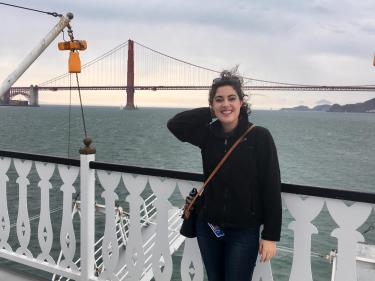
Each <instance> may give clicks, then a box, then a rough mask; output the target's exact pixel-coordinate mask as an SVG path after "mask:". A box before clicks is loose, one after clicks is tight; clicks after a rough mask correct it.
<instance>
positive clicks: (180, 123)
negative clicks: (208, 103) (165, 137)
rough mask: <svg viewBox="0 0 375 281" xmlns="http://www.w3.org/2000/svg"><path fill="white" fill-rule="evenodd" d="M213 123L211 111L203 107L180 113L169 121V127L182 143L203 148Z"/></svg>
mask: <svg viewBox="0 0 375 281" xmlns="http://www.w3.org/2000/svg"><path fill="white" fill-rule="evenodd" d="M211 121H212V117H211V111H210V109H209V108H208V107H201V108H195V109H192V110H188V111H183V112H181V113H178V114H177V115H176V116H174V117H173V118H172V119H170V120H169V121H168V124H167V127H168V129H169V130H170V131H171V132H172V134H173V135H174V136H175V137H176V138H178V139H179V140H180V141H183V142H189V143H191V144H193V145H196V146H199V147H201V146H202V145H203V143H204V140H205V139H206V136H207V127H208V125H209V123H210V122H211Z"/></svg>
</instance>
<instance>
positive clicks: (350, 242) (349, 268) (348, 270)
mask: <svg viewBox="0 0 375 281" xmlns="http://www.w3.org/2000/svg"><path fill="white" fill-rule="evenodd" d="M326 202H327V207H328V210H329V213H330V214H331V216H332V218H333V220H334V221H335V222H336V223H337V224H338V226H339V227H338V228H336V229H335V230H333V231H332V233H331V236H333V237H336V238H337V246H338V247H337V252H338V256H337V270H336V279H335V281H341V280H345V281H357V274H356V272H357V270H356V253H357V251H356V250H357V246H356V244H357V243H358V242H364V237H363V235H362V234H361V233H360V232H359V231H357V228H359V227H360V226H361V225H362V224H363V223H364V222H365V221H366V220H367V218H368V216H369V215H370V213H371V211H372V206H371V205H370V204H363V203H354V204H353V205H352V206H347V205H346V204H345V203H344V202H343V201H341V200H334V199H326Z"/></svg>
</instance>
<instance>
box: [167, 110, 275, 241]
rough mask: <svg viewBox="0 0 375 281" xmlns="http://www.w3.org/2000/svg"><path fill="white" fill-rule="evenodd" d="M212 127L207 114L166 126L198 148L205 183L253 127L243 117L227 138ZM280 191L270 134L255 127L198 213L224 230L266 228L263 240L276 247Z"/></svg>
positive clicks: (188, 115) (190, 114) (188, 114)
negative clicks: (270, 242)
mask: <svg viewBox="0 0 375 281" xmlns="http://www.w3.org/2000/svg"><path fill="white" fill-rule="evenodd" d="M211 122H212V118H211V111H210V109H209V108H196V109H193V110H188V111H184V112H181V113H179V114H177V115H176V116H175V117H173V118H172V119H170V120H169V121H168V129H169V130H170V131H171V132H172V133H173V134H174V135H175V136H176V137H177V138H178V139H179V140H181V141H184V142H189V143H191V144H193V145H196V146H198V147H200V149H201V153H202V160H203V173H204V177H205V179H206V178H208V176H209V175H210V174H211V172H212V171H213V169H215V167H216V165H217V164H218V163H219V161H220V160H221V159H222V158H223V156H224V154H225V152H226V151H227V150H228V149H229V148H230V147H231V146H232V145H233V143H234V142H235V141H236V140H237V139H238V138H239V137H240V136H241V134H242V133H243V132H244V131H245V130H246V129H247V128H248V127H249V125H251V123H250V122H249V121H248V120H247V118H245V117H243V116H240V119H239V122H238V126H237V127H236V129H235V130H234V131H233V132H232V133H231V135H229V136H228V135H225V134H224V133H223V130H222V127H221V123H220V122H219V121H218V120H217V121H215V122H212V123H211ZM280 189H281V182H280V169H279V163H278V159H277V151H276V147H275V144H274V141H273V139H272V136H271V134H270V132H269V131H268V130H267V129H265V128H263V127H255V128H254V129H253V130H252V131H251V132H250V133H249V135H247V136H246V137H245V139H244V140H243V141H242V142H241V143H240V144H239V145H238V146H237V147H236V148H235V150H234V151H233V152H232V154H231V155H230V156H229V158H228V159H227V160H226V162H224V164H223V166H222V167H221V168H220V170H219V171H218V172H217V174H216V175H215V176H214V177H213V179H212V180H211V182H210V184H209V186H207V187H206V189H205V191H204V193H203V196H202V197H203V198H202V199H201V200H200V203H199V204H198V206H197V209H198V212H199V214H200V215H201V216H202V217H203V218H204V219H205V220H207V221H209V222H211V223H213V224H216V225H219V226H222V227H252V226H258V225H261V224H263V231H262V239H265V240H271V241H278V240H280V230H281V196H280Z"/></svg>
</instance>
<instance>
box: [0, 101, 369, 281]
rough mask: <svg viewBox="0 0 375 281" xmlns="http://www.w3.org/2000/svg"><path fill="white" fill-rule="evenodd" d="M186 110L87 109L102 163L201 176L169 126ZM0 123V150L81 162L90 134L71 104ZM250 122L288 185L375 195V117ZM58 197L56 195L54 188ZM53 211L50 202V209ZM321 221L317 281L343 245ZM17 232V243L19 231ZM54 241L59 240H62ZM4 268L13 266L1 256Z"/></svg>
mask: <svg viewBox="0 0 375 281" xmlns="http://www.w3.org/2000/svg"><path fill="white" fill-rule="evenodd" d="M182 110H184V109H177V108H140V109H138V110H133V111H127V110H121V109H119V108H115V107H86V108H85V109H84V111H85V120H86V127H87V132H88V135H89V136H90V137H92V139H93V146H94V147H95V148H96V150H97V154H96V160H97V161H103V162H111V163H118V164H125V165H133V166H141V167H154V168H161V169H170V170H180V171H189V172H197V173H201V172H202V164H201V159H200V151H199V149H198V148H196V147H194V146H192V145H189V144H187V143H182V142H180V141H178V140H177V139H175V138H174V137H173V136H172V135H171V134H170V133H169V131H168V130H167V128H166V123H167V121H168V119H169V118H171V117H172V116H174V115H175V114H176V113H177V112H180V111H182ZM69 116H70V117H69ZM0 120H1V121H0V122H1V128H2V129H1V130H0V150H12V151H20V152H28V153H37V154H46V155H54V156H62V157H70V158H79V154H78V149H79V148H80V147H82V146H83V144H82V139H83V137H84V133H83V124H82V119H81V112H80V109H79V107H72V109H71V111H70V114H69V108H68V107H65V106H42V107H39V108H32V107H0ZM69 120H70V121H69ZM250 120H251V121H252V122H254V123H255V124H256V125H258V126H264V127H266V128H268V129H269V130H270V131H271V133H272V135H273V137H274V140H275V143H276V146H277V149H278V155H279V161H280V168H281V176H282V181H283V182H285V183H293V184H300V185H308V186H317V187H326V188H336V189H343V190H355V191H363V192H375V173H374V171H375V149H374V147H373V146H374V144H375V114H365V113H363V114H361V113H328V112H296V111H260V110H254V111H253V112H252V114H251V115H250ZM35 181H37V180H36V179H35ZM14 186H15V183H14ZM9 187H10V186H8V189H9ZM59 192H60V191H59V190H58V191H56V193H59ZM9 196H13V195H12V190H10V191H9V190H8V199H9ZM16 196H17V194H16V193H14V199H13V201H14V205H15V207H14V208H13V209H12V207H9V209H10V213H11V219H12V218H13V221H11V224H12V223H15V220H16V214H17V212H16V208H17V207H18V206H16V205H17V201H18V200H17V197H16ZM56 196H57V197H56V198H60V197H61V196H59V195H56ZM51 198H54V193H53V191H51ZM173 200H174V198H171V201H173ZM176 200H177V201H178V199H177V198H176ZM51 202H53V201H51ZM8 204H9V203H8ZM29 204H31V201H29ZM54 207H56V206H53V205H51V209H53V208H54ZM29 209H30V210H34V211H35V213H36V214H37V213H38V210H40V205H39V204H38V205H36V206H29ZM283 215H284V221H283V229H282V240H281V241H280V243H279V245H281V246H283V247H289V248H290V247H292V245H293V232H292V231H291V230H289V229H288V223H289V222H290V221H291V220H292V218H291V216H290V214H288V212H287V211H286V210H285V212H284V214H283ZM60 216H61V213H60ZM54 222H55V221H54ZM58 222H59V221H58V220H57V221H56V225H55V226H54V230H55V229H56V231H58V230H59V224H58ZM33 223H34V225H32V229H33V231H36V232H37V220H36V221H33ZM373 223H375V214H374V212H373V213H372V215H371V217H370V218H369V220H368V221H367V222H366V224H365V225H363V226H362V227H361V228H360V229H359V230H360V231H362V232H365V231H366V230H367V229H368V228H369V227H370V226H371V224H373ZM314 224H315V225H316V226H317V227H318V229H319V234H314V235H313V238H312V247H313V249H312V250H313V253H312V264H313V278H314V280H317V281H320V280H322V281H323V280H329V279H330V274H331V265H330V264H329V263H328V262H327V260H326V259H325V258H324V256H325V255H326V254H328V253H329V251H330V250H331V249H332V248H334V247H336V239H335V238H334V237H331V236H330V233H331V232H332V230H333V229H334V228H335V227H336V225H335V223H334V222H333V221H332V219H331V218H330V216H329V214H328V211H327V210H326V209H324V210H323V211H322V213H321V214H320V215H319V216H318V217H317V218H316V219H315V220H314ZM12 231H13V236H14V240H17V239H16V236H15V230H14V229H13V230H12ZM34 233H35V232H34ZM55 233H56V232H55ZM57 233H58V232H57ZM54 236H55V237H54V240H56V239H57V241H58V239H59V238H58V235H56V234H55V235H54ZM364 236H365V239H366V242H367V243H370V244H375V231H374V230H372V231H368V232H367V233H366V234H364ZM34 246H35V247H36V248H37V245H34ZM34 246H32V245H31V247H34ZM13 249H14V248H13ZM54 250H55V251H56V249H54ZM181 254H182V252H181V251H178V252H177V253H176V254H175V256H174V263H175V270H174V275H173V280H180V277H179V273H178V267H179V261H180V259H181ZM55 255H56V254H54V256H55ZM291 263H292V253H290V252H288V251H279V252H278V255H277V256H276V257H275V258H274V260H273V262H272V268H273V272H274V280H282V281H284V280H288V278H289V275H290V266H291ZM0 264H8V263H7V262H6V261H4V260H2V259H0ZM35 274H36V275H40V276H41V277H46V276H43V274H40V273H37V272H35Z"/></svg>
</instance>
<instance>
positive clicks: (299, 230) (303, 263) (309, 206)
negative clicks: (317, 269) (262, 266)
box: [283, 194, 324, 281]
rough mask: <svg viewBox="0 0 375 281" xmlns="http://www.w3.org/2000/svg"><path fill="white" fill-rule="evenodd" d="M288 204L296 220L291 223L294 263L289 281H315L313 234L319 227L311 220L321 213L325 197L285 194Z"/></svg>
mask: <svg viewBox="0 0 375 281" xmlns="http://www.w3.org/2000/svg"><path fill="white" fill-rule="evenodd" d="M283 198H284V200H285V202H286V206H287V208H288V210H289V212H290V213H291V215H292V216H293V217H294V219H295V221H292V222H291V223H290V224H289V226H288V227H289V229H292V230H293V231H294V249H295V251H294V252H293V264H292V271H291V274H290V278H289V281H300V280H305V281H313V278H312V272H311V255H310V253H311V235H312V234H313V233H314V234H317V233H318V229H317V228H316V226H315V225H313V224H312V223H311V221H312V220H313V219H314V218H315V217H316V216H317V215H318V214H319V213H320V211H321V210H322V208H323V206H324V199H323V198H317V197H308V198H306V199H302V198H301V197H299V196H297V195H289V194H283Z"/></svg>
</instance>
